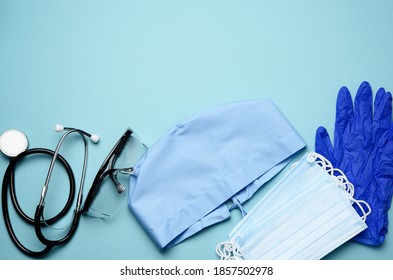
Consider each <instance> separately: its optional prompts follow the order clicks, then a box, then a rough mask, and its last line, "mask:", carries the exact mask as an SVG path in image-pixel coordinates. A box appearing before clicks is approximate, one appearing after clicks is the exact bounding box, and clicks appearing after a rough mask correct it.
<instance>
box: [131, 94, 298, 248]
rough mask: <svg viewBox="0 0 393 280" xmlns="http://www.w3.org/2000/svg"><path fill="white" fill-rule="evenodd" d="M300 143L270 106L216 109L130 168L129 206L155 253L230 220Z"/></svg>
mask: <svg viewBox="0 0 393 280" xmlns="http://www.w3.org/2000/svg"><path fill="white" fill-rule="evenodd" d="M304 146H305V142H304V141H303V139H302V138H301V137H300V136H299V134H298V133H297V132H296V131H295V129H294V128H293V127H292V125H291V124H290V123H289V122H288V120H287V119H286V118H285V117H284V115H283V114H282V113H281V112H280V110H279V109H278V108H277V107H276V106H275V104H274V103H273V102H272V101H270V100H258V101H245V102H238V103H233V104H228V105H224V106H220V107H218V108H215V109H211V110H209V111H207V112H203V113H201V114H198V115H196V116H194V117H191V118H188V119H186V120H184V121H182V122H180V123H178V124H176V125H174V126H173V127H172V128H171V129H170V130H169V131H168V132H167V133H166V134H165V135H164V136H163V137H162V138H161V139H160V140H159V141H158V142H157V143H155V144H154V145H153V146H152V147H151V148H150V149H149V150H148V151H147V152H146V153H145V154H144V156H142V158H141V159H140V160H139V161H138V163H137V164H136V166H135V172H134V174H133V175H132V176H131V177H130V192H129V200H128V205H129V208H130V210H131V212H132V213H133V214H134V215H135V217H136V218H137V220H138V221H139V222H140V224H141V225H142V227H143V228H144V229H145V231H146V232H147V233H148V235H149V236H150V237H151V238H152V240H154V242H155V243H156V244H157V245H158V246H159V247H160V248H161V249H167V248H170V247H172V246H174V245H176V244H178V243H179V242H181V241H183V240H184V239H186V238H187V237H190V236H191V235H193V234H195V233H197V232H199V231H200V230H202V229H203V228H205V227H207V226H210V225H213V224H215V223H218V222H221V221H223V220H225V219H227V218H229V217H230V208H229V206H227V203H226V202H227V201H228V200H232V201H234V202H235V201H236V203H238V204H239V205H240V204H241V203H243V202H245V201H246V200H248V199H249V198H250V197H251V196H252V195H253V194H254V193H255V192H256V191H257V190H258V189H259V188H260V187H261V186H262V185H263V184H264V183H265V182H267V181H268V180H270V179H271V178H272V177H273V176H275V175H276V174H277V173H278V172H279V171H280V170H281V169H283V168H284V167H285V165H286V164H287V163H288V162H289V161H290V159H291V157H292V156H293V155H294V153H296V152H297V151H299V150H300V149H302V148H303V147H304Z"/></svg>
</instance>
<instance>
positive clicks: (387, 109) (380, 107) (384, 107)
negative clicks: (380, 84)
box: [372, 88, 392, 146]
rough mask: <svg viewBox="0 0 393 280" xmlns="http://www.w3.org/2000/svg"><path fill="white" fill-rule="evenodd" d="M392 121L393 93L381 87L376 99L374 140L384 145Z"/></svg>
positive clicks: (379, 144)
mask: <svg viewBox="0 0 393 280" xmlns="http://www.w3.org/2000/svg"><path fill="white" fill-rule="evenodd" d="M391 123H392V95H391V94H390V92H385V89H384V88H380V89H379V90H378V92H377V94H376V96H375V101H374V120H373V124H372V126H373V138H374V139H373V140H374V141H373V142H374V143H378V146H383V145H384V144H385V143H386V140H387V134H388V131H389V129H390V126H391Z"/></svg>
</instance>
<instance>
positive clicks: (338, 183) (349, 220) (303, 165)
mask: <svg viewBox="0 0 393 280" xmlns="http://www.w3.org/2000/svg"><path fill="white" fill-rule="evenodd" d="M334 173H339V174H340V175H339V176H335V175H333V174H334ZM353 194H354V187H353V185H352V184H351V183H350V182H348V180H347V178H346V177H345V175H344V174H343V173H342V172H340V171H339V170H337V169H334V168H333V167H332V166H331V164H330V163H329V162H328V161H327V160H326V159H325V158H323V157H322V156H320V155H318V154H316V153H309V154H307V155H305V156H304V157H303V158H302V159H301V160H300V162H298V163H297V164H295V165H294V166H293V167H292V169H291V170H290V171H289V172H288V173H287V174H286V175H285V176H284V178H283V179H282V180H281V181H280V182H279V183H277V185H275V186H274V187H273V188H272V189H271V190H270V191H269V192H268V193H267V194H266V195H265V196H264V198H263V199H262V200H261V201H260V202H259V203H258V204H257V205H255V206H254V208H253V209H252V210H251V211H250V212H249V214H248V215H247V216H246V217H245V218H244V219H243V220H242V221H241V222H240V223H239V224H238V225H237V226H236V227H235V228H234V229H233V230H232V231H231V232H230V233H229V237H228V241H226V242H223V243H220V244H219V245H218V246H217V250H216V251H217V254H218V255H219V256H220V257H221V258H222V259H250V260H251V259H272V260H273V259H303V260H305V259H321V258H322V257H324V256H325V255H327V254H328V253H330V252H331V251H333V250H334V249H335V248H337V247H338V246H340V245H342V244H343V243H345V242H346V241H348V240H349V239H351V238H352V237H354V236H355V235H357V234H358V233H360V232H362V231H363V230H364V229H366V228H367V226H366V223H365V220H366V217H367V215H369V214H370V212H371V209H370V208H369V206H368V204H367V203H366V202H364V201H358V200H355V199H353ZM354 206H355V207H356V209H357V210H358V211H359V213H360V215H359V214H358V212H357V211H356V210H355V208H354ZM365 209H366V210H367V211H366V210H365Z"/></svg>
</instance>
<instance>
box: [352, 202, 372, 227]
mask: <svg viewBox="0 0 393 280" xmlns="http://www.w3.org/2000/svg"><path fill="white" fill-rule="evenodd" d="M349 200H350V201H351V202H353V203H355V204H356V205H357V206H358V207H359V209H360V211H362V213H363V216H361V218H362V220H363V222H365V221H366V218H367V216H368V215H370V213H371V207H370V205H369V204H368V203H367V202H366V201H364V200H356V199H354V198H350V199H349ZM362 204H364V205H365V206H366V207H367V209H368V211H367V212H366V211H365V210H364V208H363V206H362Z"/></svg>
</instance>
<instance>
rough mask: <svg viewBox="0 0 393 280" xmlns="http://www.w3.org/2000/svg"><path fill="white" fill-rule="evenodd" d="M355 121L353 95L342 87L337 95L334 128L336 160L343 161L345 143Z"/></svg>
mask: <svg viewBox="0 0 393 280" xmlns="http://www.w3.org/2000/svg"><path fill="white" fill-rule="evenodd" d="M352 119H353V104H352V98H351V94H350V93H349V90H348V89H347V88H346V87H342V88H341V89H340V91H339V92H338V95H337V103H336V123H335V127H334V158H335V159H336V160H337V161H341V160H342V158H343V153H344V143H345V141H346V140H348V138H349V137H348V134H349V133H350V129H351V124H352Z"/></svg>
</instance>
